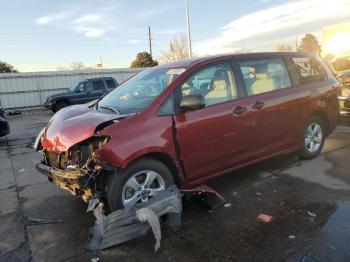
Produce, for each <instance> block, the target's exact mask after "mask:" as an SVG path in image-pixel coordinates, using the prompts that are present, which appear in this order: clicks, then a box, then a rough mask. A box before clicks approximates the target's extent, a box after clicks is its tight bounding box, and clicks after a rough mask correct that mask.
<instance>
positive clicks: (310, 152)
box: [300, 116, 326, 159]
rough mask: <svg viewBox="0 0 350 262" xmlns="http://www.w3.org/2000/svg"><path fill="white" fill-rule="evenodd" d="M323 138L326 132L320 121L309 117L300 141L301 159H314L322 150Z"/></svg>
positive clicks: (317, 118)
mask: <svg viewBox="0 0 350 262" xmlns="http://www.w3.org/2000/svg"><path fill="white" fill-rule="evenodd" d="M325 138H326V130H325V125H324V122H323V121H322V119H321V118H319V117H316V116H315V117H311V118H310V119H309V120H308V121H307V122H306V124H305V128H304V133H303V136H302V139H301V151H300V155H301V157H302V158H305V159H310V158H314V157H316V156H317V155H318V154H319V153H320V152H321V150H322V148H323V145H324V141H325Z"/></svg>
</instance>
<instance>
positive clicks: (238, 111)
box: [233, 106, 248, 116]
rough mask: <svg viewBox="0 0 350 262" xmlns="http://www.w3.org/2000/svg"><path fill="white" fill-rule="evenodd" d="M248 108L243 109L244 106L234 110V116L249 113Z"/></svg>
mask: <svg viewBox="0 0 350 262" xmlns="http://www.w3.org/2000/svg"><path fill="white" fill-rule="evenodd" d="M247 111H248V110H247V108H246V107H242V106H237V107H236V108H235V109H234V110H233V114H234V115H236V116H239V115H242V114H244V113H245V112H247Z"/></svg>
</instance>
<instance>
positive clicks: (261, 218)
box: [256, 214, 272, 223]
mask: <svg viewBox="0 0 350 262" xmlns="http://www.w3.org/2000/svg"><path fill="white" fill-rule="evenodd" d="M256 219H257V220H258V221H260V222H264V223H270V222H271V221H272V216H270V215H266V214H259V216H258V217H257V218H256Z"/></svg>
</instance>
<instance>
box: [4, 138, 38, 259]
mask: <svg viewBox="0 0 350 262" xmlns="http://www.w3.org/2000/svg"><path fill="white" fill-rule="evenodd" d="M5 139H6V144H7V154H8V156H11V152H10V151H11V150H10V147H9V142H8V139H7V137H5ZM9 160H10V164H11V170H12V175H13V177H14V181H15V185H13V186H14V187H15V188H16V196H17V201H18V206H17V212H16V218H17V221H23V219H24V211H23V204H22V201H21V198H20V186H19V185H18V182H17V177H16V171H15V168H14V164H13V159H12V157H9ZM20 223H22V222H20ZM22 224H23V223H22ZM23 230H24V232H23V234H24V241H23V242H22V243H21V244H20V245H19V247H18V248H16V249H14V250H10V251H8V252H5V253H4V254H2V255H1V257H5V256H8V255H9V254H12V253H17V252H18V251H19V250H21V251H24V253H27V255H28V260H27V261H29V262H31V261H32V260H33V256H32V250H31V249H30V245H29V236H28V231H27V226H26V225H25V224H23Z"/></svg>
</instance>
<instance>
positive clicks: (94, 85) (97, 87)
mask: <svg viewBox="0 0 350 262" xmlns="http://www.w3.org/2000/svg"><path fill="white" fill-rule="evenodd" d="M92 88H93V89H94V90H103V89H105V85H104V83H103V81H102V80H95V81H92Z"/></svg>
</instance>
